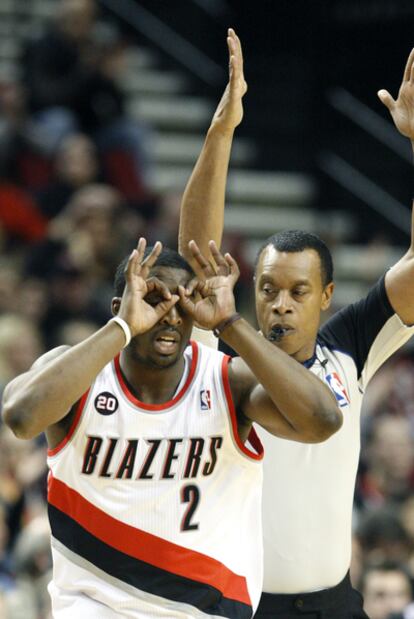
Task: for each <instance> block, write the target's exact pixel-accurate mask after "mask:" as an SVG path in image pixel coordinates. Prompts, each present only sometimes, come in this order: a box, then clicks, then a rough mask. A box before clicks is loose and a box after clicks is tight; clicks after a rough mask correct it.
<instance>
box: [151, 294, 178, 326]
mask: <svg viewBox="0 0 414 619" xmlns="http://www.w3.org/2000/svg"><path fill="white" fill-rule="evenodd" d="M179 300H180V297H179V296H178V294H172V295H171V299H169V300H168V301H167V300H165V301H161V302H160V303H158V304H157V305H156V306H155V307H154V308H153V309H154V312H155V314H156V316H157V322H158V320H161V318H162V317H163V316H165V314H168V312H169V311H170V309H171V308H172V307H174V305H176V303H178V301H179Z"/></svg>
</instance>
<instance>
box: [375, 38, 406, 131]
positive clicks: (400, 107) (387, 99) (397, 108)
mask: <svg viewBox="0 0 414 619" xmlns="http://www.w3.org/2000/svg"><path fill="white" fill-rule="evenodd" d="M378 97H379V99H380V100H381V101H382V103H383V104H384V105H385V106H386V107H387V108H388V110H389V112H390V114H391V116H392V119H393V121H394V124H395V126H396V127H397V129H398V131H399V132H400V133H401V134H402V135H405V136H406V137H407V138H410V140H414V49H412V50H411V53H410V55H409V56H408V60H407V64H406V65H405V70H404V75H403V79H402V82H401V86H400V90H399V91H398V97H397V99H394V98H393V97H392V96H391V95H390V93H389V92H388V90H384V89H382V90H379V91H378Z"/></svg>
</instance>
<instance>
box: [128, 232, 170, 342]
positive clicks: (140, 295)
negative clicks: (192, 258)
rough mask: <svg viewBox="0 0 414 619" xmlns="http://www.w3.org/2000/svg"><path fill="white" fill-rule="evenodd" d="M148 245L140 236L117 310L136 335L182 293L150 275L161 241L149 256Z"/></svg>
mask: <svg viewBox="0 0 414 619" xmlns="http://www.w3.org/2000/svg"><path fill="white" fill-rule="evenodd" d="M145 248H146V241H145V239H143V238H140V239H139V241H138V245H137V247H136V249H134V250H133V251H132V253H131V255H130V257H129V260H128V263H127V265H126V267H125V272H124V273H125V289H124V292H123V295H122V298H121V304H120V307H119V311H118V316H119V317H120V318H123V319H124V320H125V321H126V322H127V324H128V325H129V328H130V329H131V335H132V336H133V337H134V336H135V335H139V334H140V333H145V331H148V330H149V329H151V328H152V327H153V326H154V325H155V324H156V323H157V322H158V321H159V320H160V319H161V318H162V317H163V316H164V315H165V314H166V313H167V312H168V311H169V310H170V309H171V307H173V305H175V304H176V303H177V301H178V300H179V296H178V295H177V294H171V292H170V291H169V289H168V287H167V286H166V285H165V284H164V283H163V282H161V281H160V280H159V279H157V278H155V277H149V273H150V270H151V268H152V267H153V266H154V264H155V263H156V261H157V258H158V256H159V255H160V253H161V250H162V244H161V243H160V242H159V241H157V243H155V245H154V247H153V249H152V251H151V253H150V254H149V255H148V256H147V257H146V258H144V253H145Z"/></svg>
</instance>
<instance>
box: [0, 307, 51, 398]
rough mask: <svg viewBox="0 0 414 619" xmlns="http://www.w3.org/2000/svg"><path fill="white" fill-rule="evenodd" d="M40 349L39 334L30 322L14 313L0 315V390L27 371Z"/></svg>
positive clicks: (41, 346)
mask: <svg viewBox="0 0 414 619" xmlns="http://www.w3.org/2000/svg"><path fill="white" fill-rule="evenodd" d="M42 351H43V342H42V337H41V334H40V333H39V331H38V330H37V328H36V326H35V325H34V324H33V323H32V322H30V321H29V320H27V319H25V318H24V317H21V316H18V315H16V314H3V315H2V316H0V391H2V390H3V387H4V385H5V384H6V383H7V382H9V380H10V379H11V378H13V377H14V376H17V375H18V374H21V372H22V371H27V370H28V369H29V368H30V366H31V365H32V363H34V361H35V360H36V359H37V357H38V356H39V354H42Z"/></svg>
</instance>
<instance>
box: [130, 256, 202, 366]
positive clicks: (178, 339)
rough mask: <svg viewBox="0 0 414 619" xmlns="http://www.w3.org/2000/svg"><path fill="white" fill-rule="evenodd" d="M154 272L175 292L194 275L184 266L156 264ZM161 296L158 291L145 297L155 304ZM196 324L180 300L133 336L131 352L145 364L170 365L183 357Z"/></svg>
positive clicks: (154, 275) (152, 273)
mask: <svg viewBox="0 0 414 619" xmlns="http://www.w3.org/2000/svg"><path fill="white" fill-rule="evenodd" d="M150 276H151V277H157V278H158V279H159V280H161V281H162V282H164V283H165V284H166V285H167V287H168V289H169V290H170V292H171V293H172V294H176V293H177V290H178V286H180V285H182V286H185V285H186V284H187V283H188V282H189V281H190V279H191V275H190V273H188V272H187V271H185V270H184V269H176V268H172V267H154V268H153V269H152V270H151V273H150ZM161 300H162V299H161V298H160V296H159V295H158V294H151V295H149V296H148V297H146V298H145V301H146V302H147V303H150V304H152V305H156V304H157V303H159V302H160V301H161ZM192 327H193V320H192V318H191V317H190V316H189V315H188V314H186V313H185V312H184V311H183V309H182V308H181V306H180V304H179V303H177V304H176V305H174V307H172V308H171V309H170V311H169V312H168V313H167V314H165V315H164V316H163V318H161V320H160V321H159V322H158V323H157V324H156V325H155V326H154V327H153V328H152V329H150V330H149V331H147V332H146V333H143V334H142V335H139V336H137V337H135V338H134V339H133V341H132V346H131V348H130V350H131V354H132V356H133V357H134V358H135V359H136V360H137V361H139V362H140V363H144V364H145V365H150V366H152V367H156V368H168V367H170V366H172V365H174V364H175V363H176V362H177V361H178V360H179V359H181V357H182V354H183V352H184V349H185V348H186V346H187V344H188V341H189V339H190V334H191V329H192Z"/></svg>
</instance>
